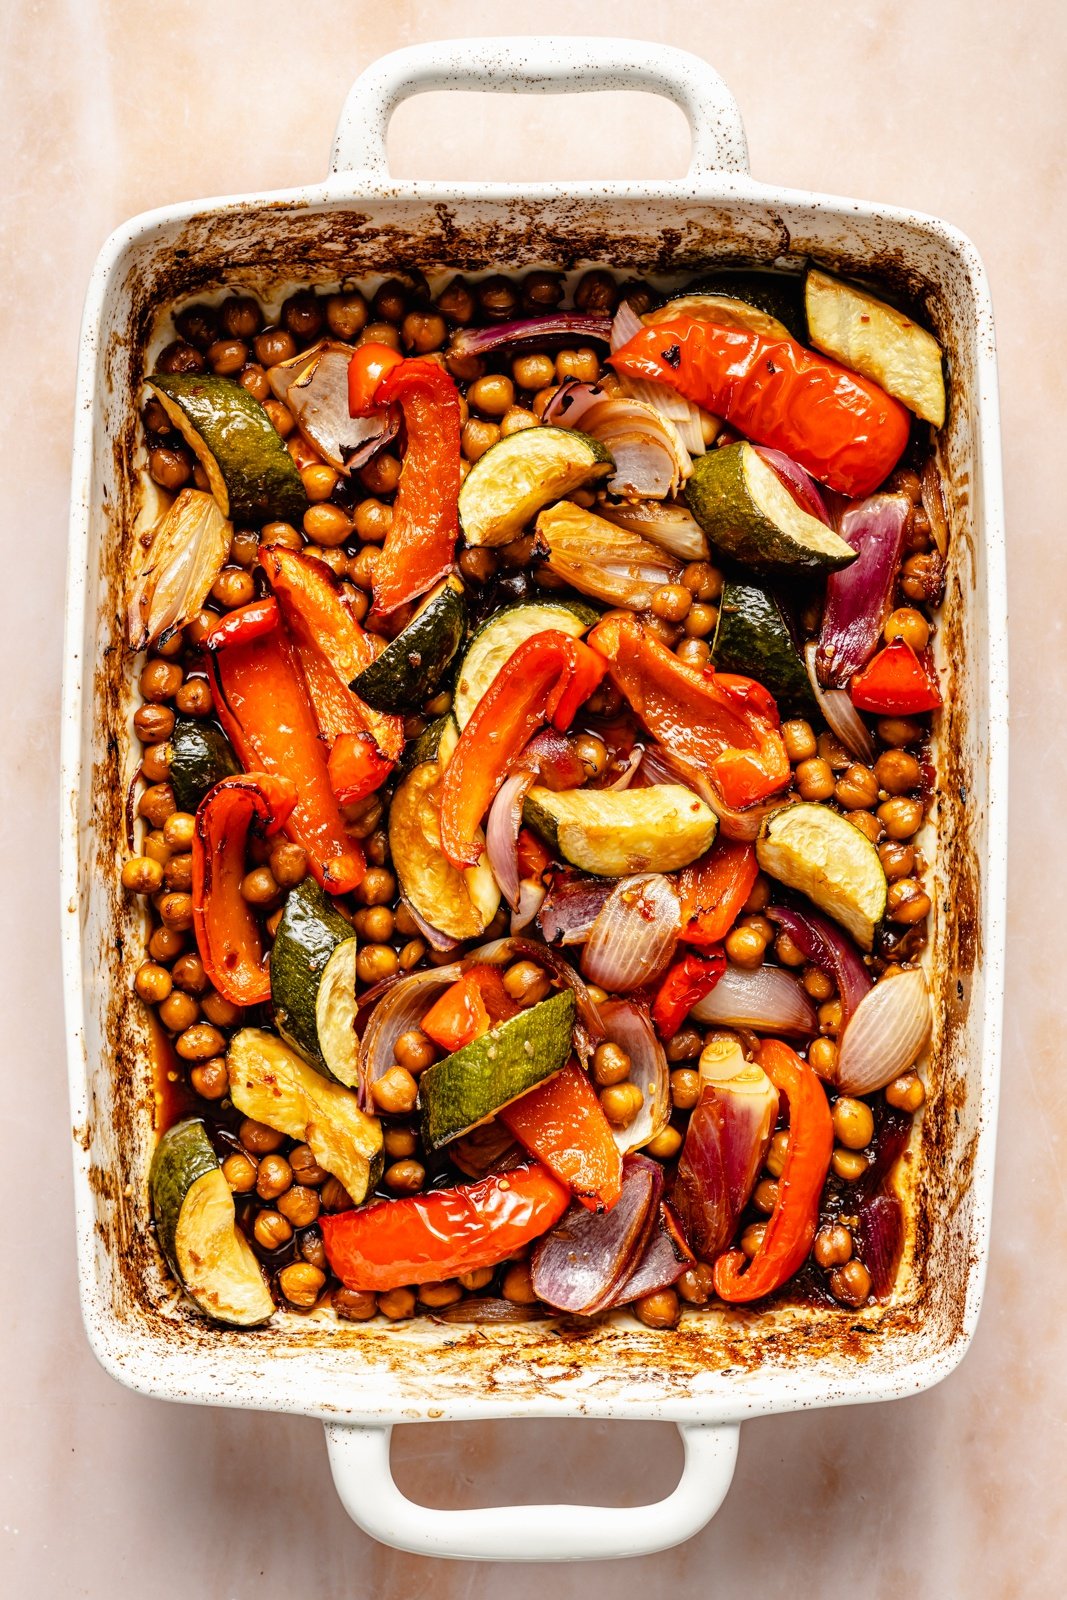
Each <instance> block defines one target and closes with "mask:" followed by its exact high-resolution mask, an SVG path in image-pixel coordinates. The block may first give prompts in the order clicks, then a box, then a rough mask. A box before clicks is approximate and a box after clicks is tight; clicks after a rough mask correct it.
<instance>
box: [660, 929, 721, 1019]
mask: <svg viewBox="0 0 1067 1600" xmlns="http://www.w3.org/2000/svg"><path fill="white" fill-rule="evenodd" d="M725 971H726V956H725V955H724V954H723V952H722V951H721V950H714V951H712V953H711V954H710V955H707V956H692V955H689V956H683V957H682V959H681V960H680V961H676V962H675V963H674V966H673V967H671V968H670V970H669V971H668V973H667V975H666V977H665V978H664V980H663V982H662V983H661V984H660V986H659V989H658V991H657V993H656V998H655V1000H654V1001H653V1002H652V1024H653V1026H654V1028H655V1030H656V1032H657V1033H658V1034H659V1036H660V1038H661V1039H673V1038H674V1036H675V1034H676V1033H677V1032H678V1029H679V1028H680V1027H681V1026H682V1023H683V1022H684V1021H685V1019H686V1017H687V1016H688V1015H689V1013H690V1011H692V1009H693V1007H694V1006H695V1005H696V1003H697V1001H698V1000H703V998H704V996H705V995H706V994H710V993H711V991H712V990H713V989H714V987H715V985H716V984H717V983H718V981H719V979H720V978H721V977H722V975H723V973H724V972H725Z"/></svg>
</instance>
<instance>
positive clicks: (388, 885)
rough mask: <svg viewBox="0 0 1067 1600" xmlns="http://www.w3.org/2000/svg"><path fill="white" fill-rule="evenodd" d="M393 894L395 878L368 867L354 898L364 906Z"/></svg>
mask: <svg viewBox="0 0 1067 1600" xmlns="http://www.w3.org/2000/svg"><path fill="white" fill-rule="evenodd" d="M445 709H446V710H447V709H448V708H447V706H446V708H445ZM395 894H396V879H395V878H394V876H393V874H392V873H391V872H387V871H386V869H385V868H384V867H369V868H368V869H367V872H366V874H365V876H364V878H363V882H362V883H361V884H359V885H358V887H357V889H356V899H357V900H358V901H359V903H360V905H364V906H382V905H386V904H388V902H389V901H390V900H391V899H392V898H393V896H394V895H395Z"/></svg>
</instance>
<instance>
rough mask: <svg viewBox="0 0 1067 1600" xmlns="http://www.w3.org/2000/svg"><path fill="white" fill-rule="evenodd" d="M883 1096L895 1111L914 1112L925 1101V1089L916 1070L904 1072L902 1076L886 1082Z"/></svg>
mask: <svg viewBox="0 0 1067 1600" xmlns="http://www.w3.org/2000/svg"><path fill="white" fill-rule="evenodd" d="M885 1098H886V1103H887V1105H891V1106H893V1107H895V1109H896V1110H897V1111H908V1112H915V1111H918V1109H919V1107H920V1106H921V1105H922V1104H923V1102H924V1101H925V1099H926V1090H925V1088H924V1087H923V1081H922V1079H921V1078H920V1077H919V1074H918V1073H917V1072H906V1073H905V1074H904V1076H903V1077H901V1078H894V1079H893V1082H892V1083H888V1084H886V1089H885Z"/></svg>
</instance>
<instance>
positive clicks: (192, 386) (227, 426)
mask: <svg viewBox="0 0 1067 1600" xmlns="http://www.w3.org/2000/svg"><path fill="white" fill-rule="evenodd" d="M146 382H147V384H148V387H149V388H150V389H151V390H152V393H153V394H154V395H155V397H156V399H157V400H158V401H159V403H160V405H161V406H162V407H163V409H164V411H165V412H166V413H167V416H168V417H169V418H170V420H171V422H172V423H173V424H174V426H175V427H176V428H177V429H178V431H179V433H180V434H181V435H182V437H183V439H184V440H185V442H186V443H187V444H188V446H189V448H190V449H191V450H192V451H193V453H194V454H195V456H196V458H197V460H198V461H199V462H200V465H201V466H202V467H203V469H204V471H205V472H206V473H207V479H208V483H209V484H210V486H211V492H212V494H213V495H214V496H215V499H216V500H217V502H218V506H219V510H220V511H221V512H222V514H223V516H224V517H229V519H230V521H231V522H233V523H236V524H237V525H238V526H241V525H242V524H248V523H252V524H254V525H256V526H259V525H260V524H261V523H264V522H291V523H294V524H295V525H296V526H297V527H299V525H300V521H301V518H302V517H303V515H304V512H305V511H306V510H307V508H308V497H307V495H306V494H305V493H304V485H303V483H302V482H301V481H300V474H299V472H298V471H297V470H296V463H295V462H294V461H293V458H292V456H291V455H290V454H289V452H288V450H287V449H286V448H285V444H284V441H283V440H282V438H281V435H280V434H279V433H278V432H277V431H276V430H275V428H274V427H273V426H272V424H271V420H270V418H269V417H268V415H267V413H266V412H265V411H264V409H263V407H262V406H261V405H260V403H259V401H258V400H256V399H254V398H253V396H252V395H250V394H249V392H248V390H247V389H242V388H241V386H240V384H239V383H232V382H231V381H230V379H229V378H219V377H216V376H215V375H214V374H213V373H210V372H208V373H202V372H176V373H156V374H155V375H154V376H153V377H151V378H148V379H146Z"/></svg>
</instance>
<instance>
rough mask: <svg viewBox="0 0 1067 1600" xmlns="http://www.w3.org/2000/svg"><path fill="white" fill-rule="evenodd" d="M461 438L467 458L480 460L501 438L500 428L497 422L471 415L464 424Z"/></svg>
mask: <svg viewBox="0 0 1067 1600" xmlns="http://www.w3.org/2000/svg"><path fill="white" fill-rule="evenodd" d="M461 438H462V444H463V454H464V455H465V456H466V458H467V460H468V461H479V460H481V458H482V456H484V455H485V452H486V451H487V450H488V449H490V447H491V446H492V445H494V444H496V442H497V440H498V439H499V438H500V429H499V427H498V426H497V424H496V423H495V422H482V421H481V420H480V418H478V417H471V419H470V421H469V422H467V423H465V424H464V426H463V432H462V436H461Z"/></svg>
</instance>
